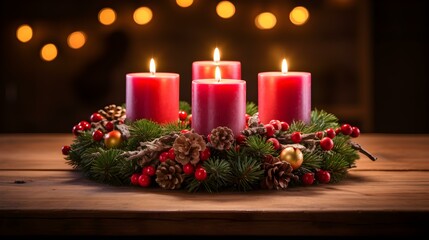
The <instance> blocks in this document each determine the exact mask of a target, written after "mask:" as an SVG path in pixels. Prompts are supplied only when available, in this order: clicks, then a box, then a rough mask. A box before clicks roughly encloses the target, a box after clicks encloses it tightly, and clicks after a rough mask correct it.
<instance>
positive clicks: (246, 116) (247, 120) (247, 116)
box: [244, 113, 250, 124]
mask: <svg viewBox="0 0 429 240" xmlns="http://www.w3.org/2000/svg"><path fill="white" fill-rule="evenodd" d="M244 117H245V118H246V124H247V123H249V119H250V115H249V114H247V113H246V114H244Z"/></svg>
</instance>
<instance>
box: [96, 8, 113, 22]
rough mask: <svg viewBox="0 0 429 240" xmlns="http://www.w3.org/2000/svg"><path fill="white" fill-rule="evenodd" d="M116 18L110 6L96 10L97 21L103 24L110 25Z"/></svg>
mask: <svg viewBox="0 0 429 240" xmlns="http://www.w3.org/2000/svg"><path fill="white" fill-rule="evenodd" d="M115 20H116V13H115V11H114V10H113V9H111V8H103V9H101V10H100V12H98V21H100V23H101V24H103V25H110V24H112V23H114V22H115Z"/></svg>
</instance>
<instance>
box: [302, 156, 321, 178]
mask: <svg viewBox="0 0 429 240" xmlns="http://www.w3.org/2000/svg"><path fill="white" fill-rule="evenodd" d="M302 154H303V156H304V161H303V162H302V165H301V167H300V168H299V169H300V170H302V171H303V172H304V173H306V172H314V171H315V170H316V169H320V168H321V167H322V164H323V154H322V153H320V152H319V151H313V152H308V151H303V152H302Z"/></svg>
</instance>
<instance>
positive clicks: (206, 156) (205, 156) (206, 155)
mask: <svg viewBox="0 0 429 240" xmlns="http://www.w3.org/2000/svg"><path fill="white" fill-rule="evenodd" d="M209 158H210V150H209V148H206V149H205V150H204V151H201V152H200V159H201V161H206V160H207V159H209Z"/></svg>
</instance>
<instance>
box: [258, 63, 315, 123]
mask: <svg viewBox="0 0 429 240" xmlns="http://www.w3.org/2000/svg"><path fill="white" fill-rule="evenodd" d="M258 110H259V119H260V120H261V122H262V123H264V124H266V123H269V122H270V121H271V120H280V121H285V122H287V123H289V124H290V123H291V122H292V121H294V120H295V121H303V122H305V123H310V115H311V74H310V73H308V72H288V71H287V63H286V60H283V64H282V72H262V73H259V74H258Z"/></svg>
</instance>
